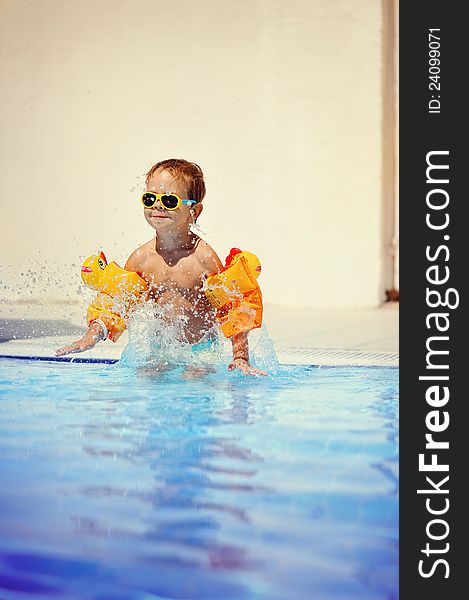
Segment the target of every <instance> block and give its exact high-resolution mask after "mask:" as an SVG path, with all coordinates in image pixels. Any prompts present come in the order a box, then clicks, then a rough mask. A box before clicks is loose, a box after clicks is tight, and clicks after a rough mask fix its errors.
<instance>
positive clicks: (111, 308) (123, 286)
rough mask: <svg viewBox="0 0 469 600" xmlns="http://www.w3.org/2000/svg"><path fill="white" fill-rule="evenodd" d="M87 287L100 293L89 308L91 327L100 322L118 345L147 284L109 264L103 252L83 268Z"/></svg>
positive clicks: (131, 273)
mask: <svg viewBox="0 0 469 600" xmlns="http://www.w3.org/2000/svg"><path fill="white" fill-rule="evenodd" d="M81 279H82V281H83V283H84V284H85V285H87V286H88V287H90V288H92V289H93V290H96V291H98V292H100V293H99V294H98V296H97V298H96V300H95V301H94V302H93V303H92V304H91V305H90V306H89V307H88V314H87V321H88V324H90V323H92V322H93V321H100V322H101V323H103V324H104V325H105V326H106V327H107V330H108V337H109V339H111V340H112V341H113V342H115V341H116V340H117V339H118V338H119V336H120V335H121V334H122V332H123V331H124V330H125V327H126V325H125V320H124V318H126V317H127V312H128V309H129V308H130V307H131V305H132V304H134V303H135V302H136V301H137V300H138V299H139V298H140V297H141V296H142V294H143V293H144V292H146V291H147V289H148V284H147V282H146V281H145V280H144V279H143V278H142V277H140V275H139V274H138V273H135V272H134V271H126V270H125V269H123V268H122V267H119V265H118V264H117V263H115V262H111V263H109V264H108V262H107V259H106V256H105V255H104V253H103V252H100V253H99V254H93V255H91V256H89V257H88V258H87V259H86V260H85V262H84V263H83V265H82V267H81Z"/></svg>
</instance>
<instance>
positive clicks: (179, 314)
mask: <svg viewBox="0 0 469 600" xmlns="http://www.w3.org/2000/svg"><path fill="white" fill-rule="evenodd" d="M146 184H147V193H146V194H144V195H143V196H142V203H143V204H144V216H145V219H146V220H147V222H148V223H149V225H150V226H151V227H153V229H154V230H155V232H156V238H153V239H151V240H150V241H149V242H147V243H146V244H143V246H140V248H137V250H135V252H133V253H132V254H131V255H130V257H129V259H128V260H127V263H126V265H125V269H126V270H127V271H134V272H136V273H138V275H140V276H141V277H142V278H143V279H144V280H145V282H146V283H147V284H148V295H147V297H148V299H149V300H153V301H154V302H156V303H157V304H158V305H160V306H161V307H164V306H168V305H169V306H170V310H169V311H167V312H168V314H170V315H172V318H174V319H179V320H180V322H181V325H182V327H183V332H184V336H185V341H187V342H189V343H190V344H192V345H195V344H197V343H198V342H199V341H201V340H202V339H203V338H204V336H205V335H206V334H207V333H208V332H209V331H210V330H211V329H213V326H214V324H215V323H216V321H217V313H216V311H215V309H214V307H213V306H212V304H211V303H210V302H209V300H208V298H207V296H206V294H205V293H204V290H203V283H204V279H205V278H206V277H207V276H211V275H214V274H216V273H219V272H220V271H221V270H222V268H223V265H222V263H221V261H220V259H219V258H218V256H217V254H216V253H215V251H214V250H213V248H211V247H210V246H209V245H208V244H207V243H206V242H205V241H204V240H202V239H201V238H200V237H198V236H197V235H195V234H194V233H193V232H192V231H191V229H190V227H191V225H192V224H194V223H195V222H196V220H197V218H198V217H199V216H200V214H201V212H202V210H203V205H202V200H203V198H204V196H205V182H204V179H203V173H202V170H201V168H200V167H199V166H198V165H196V164H195V163H190V162H188V161H186V160H182V159H169V160H164V161H161V162H159V163H157V164H155V165H154V166H153V167H152V168H151V169H150V171H149V172H148V173H147V176H146ZM155 194H161V195H163V196H159V197H157V196H155ZM165 196H168V197H165ZM178 197H179V198H178ZM152 204H153V205H152ZM146 205H148V206H149V207H148V208H147V207H146ZM174 206H176V208H174ZM106 337H108V330H107V326H106V323H104V322H103V321H102V320H101V319H99V318H98V319H94V320H92V319H90V323H89V327H88V331H87V332H86V333H85V335H84V336H83V337H82V338H81V339H79V340H77V341H76V342H74V343H73V344H71V345H70V346H66V347H64V348H60V349H59V350H57V351H56V356H63V355H64V354H70V353H73V352H83V351H85V350H90V349H91V348H93V347H94V346H95V345H96V344H97V342H98V341H99V340H101V339H106ZM113 339H114V338H113ZM231 340H232V345H233V360H232V361H231V363H230V364H229V367H228V368H229V369H230V370H233V369H238V370H239V371H241V372H242V373H244V374H246V375H256V376H259V375H267V373H265V372H264V371H261V370H260V369H256V368H255V367H253V366H251V365H250V364H249V350H248V331H242V332H240V333H234V334H233V335H231Z"/></svg>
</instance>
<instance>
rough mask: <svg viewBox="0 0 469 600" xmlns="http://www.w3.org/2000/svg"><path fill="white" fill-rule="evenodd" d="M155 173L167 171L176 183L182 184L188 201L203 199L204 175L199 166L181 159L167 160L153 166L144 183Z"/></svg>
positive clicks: (200, 200)
mask: <svg viewBox="0 0 469 600" xmlns="http://www.w3.org/2000/svg"><path fill="white" fill-rule="evenodd" d="M156 171H168V172H169V173H171V175H172V176H173V177H174V179H175V180H176V181H177V182H182V183H184V184H185V186H186V189H187V197H188V199H189V200H197V202H202V200H203V199H204V196H205V181H204V174H203V172H202V169H201V168H200V167H199V165H196V164H195V163H192V162H189V161H188V160H184V159H183V158H168V159H167V160H162V161H160V162H157V163H156V164H155V165H153V166H152V168H151V169H150V170H149V171H148V173H147V174H146V179H145V182H146V183H148V180H149V179H150V177H151V176H152V175H153V174H154V173H155V172H156Z"/></svg>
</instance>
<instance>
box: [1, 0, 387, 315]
mask: <svg viewBox="0 0 469 600" xmlns="http://www.w3.org/2000/svg"><path fill="white" fill-rule="evenodd" d="M384 1H385V2H386V1H387V0H384ZM382 15H383V10H382V5H381V2H380V1H379V0H334V1H333V2H331V1H330V0H290V1H289V2H285V1H284V0H236V2H233V1H232V0H197V1H194V0H178V2H176V3H170V2H168V1H167V0H132V1H130V0H128V1H127V0H80V2H75V1H74V0H2V2H1V3H0V22H1V25H0V27H1V30H0V33H1V37H0V40H1V41H0V43H1V54H0V87H1V91H0V133H1V142H0V162H1V167H0V168H1V171H0V211H1V212H0V218H1V224H2V225H1V226H2V235H1V239H0V252H1V264H2V271H1V272H0V276H1V280H2V285H1V288H2V289H0V298H2V297H3V298H6V297H8V298H17V297H18V298H19V297H25V298H30V297H32V298H36V297H37V298H40V297H43V296H45V295H48V296H51V297H54V298H58V299H60V298H75V297H76V296H77V289H78V288H79V286H80V278H79V265H80V260H81V258H83V257H84V256H86V255H88V254H90V253H93V252H94V251H96V250H98V249H100V248H103V249H104V250H105V251H106V253H107V255H108V258H110V259H116V260H118V261H120V262H124V261H125V259H126V258H127V256H128V255H129V254H130V252H131V251H132V250H133V249H134V248H135V247H137V245H139V244H141V243H143V242H144V241H147V240H148V239H150V237H151V236H152V230H151V229H150V228H149V226H148V225H147V224H146V222H145V221H144V219H143V216H142V210H141V208H140V205H139V203H138V197H139V194H140V193H141V192H142V190H143V183H144V178H143V174H144V173H145V171H146V170H148V168H149V167H150V166H151V165H152V164H153V163H154V162H157V161H159V160H162V159H164V158H170V157H183V158H187V159H189V160H192V161H195V162H197V163H199V164H200V165H201V166H202V168H203V169H204V172H205V174H206V183H207V187H208V194H207V197H206V200H205V201H204V204H205V210H204V213H203V216H202V217H201V219H200V225H201V227H202V228H203V229H204V230H205V231H206V233H207V239H208V241H209V242H211V243H212V245H213V246H214V248H215V249H216V250H217V251H218V252H219V254H220V256H221V257H222V259H224V256H225V255H226V253H227V252H228V251H229V249H230V247H231V246H239V247H241V248H245V249H250V250H252V251H254V252H256V253H257V254H259V256H260V258H261V260H262V263H263V275H262V286H263V290H264V295H265V299H266V301H267V302H271V303H277V304H290V305H298V306H300V305H310V306H376V305H378V304H379V302H380V301H381V299H382V298H383V292H384V290H383V289H381V288H382V272H383V250H382V239H381V236H382V225H383V224H382V217H383V206H382V197H383V191H382V184H383V179H382V172H383V167H382V154H383V153H382V122H381V121H382V97H381V95H382V84H381V81H382V73H381V64H382V52H383V48H382V37H381V36H382V34H381V31H382ZM21 274H23V275H21ZM20 284H21V285H20Z"/></svg>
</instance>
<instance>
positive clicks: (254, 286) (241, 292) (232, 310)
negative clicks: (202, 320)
mask: <svg viewBox="0 0 469 600" xmlns="http://www.w3.org/2000/svg"><path fill="white" fill-rule="evenodd" d="M260 272H261V263H260V261H259V259H258V258H257V256H256V255H255V254H252V253H251V252H242V251H241V250H239V248H232V250H231V252H230V253H229V254H228V256H227V257H226V262H225V267H224V268H223V269H222V271H221V272H220V273H217V274H216V275H211V276H210V277H207V279H206V280H205V286H204V291H205V295H206V296H207V298H208V299H209V301H210V303H211V304H212V305H213V306H215V307H216V308H217V320H218V322H219V324H220V326H221V330H222V331H223V333H224V334H225V336H226V337H227V338H230V337H232V336H233V335H236V334H238V333H243V332H246V331H251V329H256V328H257V327H260V326H261V325H262V293H261V289H260V287H259V284H258V283H257V278H258V277H259V274H260Z"/></svg>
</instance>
